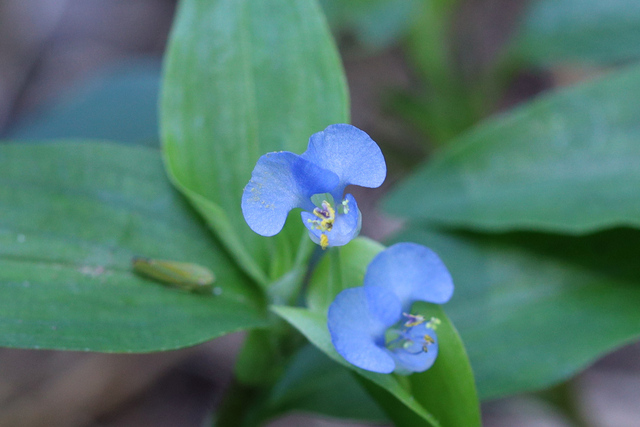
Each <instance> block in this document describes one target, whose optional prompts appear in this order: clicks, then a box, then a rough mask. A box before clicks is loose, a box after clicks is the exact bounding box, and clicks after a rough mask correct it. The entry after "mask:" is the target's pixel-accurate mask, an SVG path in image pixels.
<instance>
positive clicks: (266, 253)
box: [161, 0, 349, 284]
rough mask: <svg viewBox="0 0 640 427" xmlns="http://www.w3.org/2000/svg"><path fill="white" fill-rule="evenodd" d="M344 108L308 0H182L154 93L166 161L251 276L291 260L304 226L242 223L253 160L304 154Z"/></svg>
mask: <svg viewBox="0 0 640 427" xmlns="http://www.w3.org/2000/svg"><path fill="white" fill-rule="evenodd" d="M348 111H349V109H348V92H347V88H346V83H345V77H344V74H343V71H342V66H341V63H340V59H339V56H338V53H337V51H336V49H335V46H334V44H333V40H332V39H331V35H330V33H329V31H328V29H327V26H326V23H325V21H324V18H323V16H322V12H321V10H320V8H319V6H318V5H317V4H316V2H315V0H214V1H198V0H183V1H182V2H181V3H180V6H179V8H178V13H177V18H176V22H175V25H174V28H173V31H172V34H171V38H170V42H169V48H168V53H167V57H166V62H165V79H164V86H163V94H162V99H161V127H162V132H161V133H162V139H163V148H164V155H165V159H166V164H167V168H168V170H169V172H170V174H171V176H172V179H173V181H174V183H175V184H176V185H177V186H178V188H179V189H180V190H181V191H182V192H183V193H184V194H185V195H187V197H188V198H189V199H190V200H191V202H192V203H194V205H195V206H196V208H197V209H198V210H199V211H200V212H201V213H202V214H203V215H204V216H205V218H206V219H207V222H208V223H209V225H210V226H211V227H212V228H213V229H214V230H215V231H216V233H217V234H218V236H219V237H220V239H221V240H222V241H223V242H224V243H225V245H226V246H227V248H228V249H229V250H230V251H231V253H232V254H233V256H234V257H235V258H236V260H237V261H238V262H239V264H240V265H241V266H242V268H243V269H244V270H245V271H246V272H247V273H248V274H250V275H251V277H253V278H254V279H255V280H257V281H258V282H259V283H262V284H266V283H267V282H269V281H270V280H273V279H276V278H277V277H279V276H280V275H281V274H283V273H284V272H286V271H288V270H289V269H290V268H291V265H292V263H293V261H292V260H293V258H294V257H295V254H296V250H295V248H296V247H297V245H298V244H299V240H300V236H301V235H302V234H303V233H306V231H305V230H304V227H303V225H302V224H301V223H300V221H290V223H291V222H293V223H294V224H295V225H292V224H287V227H286V230H284V231H283V232H282V233H280V235H278V236H277V237H274V238H264V237H261V236H258V235H257V234H255V233H254V232H253V231H251V230H250V229H249V227H248V226H247V225H246V223H245V221H244V218H243V216H242V212H241V209H240V198H241V195H242V189H243V188H244V186H245V185H246V184H247V183H248V182H249V179H250V177H251V171H252V170H253V167H254V166H255V163H256V161H257V160H258V158H259V157H260V156H261V155H263V154H265V153H267V152H271V151H280V150H287V151H292V152H294V153H302V152H303V151H304V150H305V149H306V147H307V142H308V139H309V136H311V134H312V133H314V132H318V131H321V130H323V129H324V128H325V127H326V126H328V125H330V124H332V123H339V122H347V121H348V120H349V113H348ZM285 247H291V248H293V250H289V251H284V252H283V248H285ZM283 256H284V257H287V259H286V260H285V261H281V260H278V259H274V258H278V257H283Z"/></svg>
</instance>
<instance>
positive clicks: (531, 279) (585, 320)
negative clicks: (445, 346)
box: [395, 227, 640, 399]
mask: <svg viewBox="0 0 640 427" xmlns="http://www.w3.org/2000/svg"><path fill="white" fill-rule="evenodd" d="M405 239H410V240H412V241H415V242H418V243H421V244H424V245H426V246H429V247H431V248H432V249H434V250H435V251H436V252H437V253H438V254H439V255H440V256H441V257H442V259H443V260H444V262H445V263H446V265H447V266H448V268H449V270H450V271H451V274H452V276H453V279H454V282H455V284H456V290H455V293H454V296H453V298H452V300H451V301H450V302H449V303H448V304H447V306H446V308H447V313H448V314H449V315H450V316H451V318H452V319H453V321H454V322H455V324H456V326H457V328H458V330H459V331H460V335H461V336H462V339H463V340H464V343H465V346H466V348H467V351H468V353H469V358H470V359H471V366H472V367H473V370H474V372H475V375H476V382H477V385H478V391H479V393H480V397H481V398H482V399H492V398H497V397H501V396H506V395H510V394H515V393H521V392H524V391H532V390H539V389H543V388H546V387H549V386H551V385H553V384H555V383H558V382H561V381H563V380H565V379H567V378H568V377H569V376H571V375H573V374H575V373H576V372H578V371H579V370H581V369H583V368H584V367H586V366H587V365H588V364H590V363H592V362H593V361H594V360H596V359H597V358H598V357H600V356H602V355H603V354H605V353H606V352H609V351H611V350H613V349H615V348H617V347H620V346H622V345H624V344H627V343H629V342H632V341H634V340H637V339H638V338H639V337H640V311H639V310H638V304H640V286H638V284H639V283H640V270H639V269H638V263H637V248H638V247H639V246H640V232H639V231H636V230H631V229H619V230H614V231H607V232H601V233H598V234H595V235H590V236H583V237H567V236H559V235H545V234H538V233H512V234H506V235H498V236H495V235H478V234H459V235H452V234H451V235H448V234H440V233H435V232H429V231H427V230H426V229H420V228H419V227H412V228H409V229H407V230H406V231H405V232H404V233H402V234H401V235H399V236H397V237H396V239H395V240H398V241H400V240H405Z"/></svg>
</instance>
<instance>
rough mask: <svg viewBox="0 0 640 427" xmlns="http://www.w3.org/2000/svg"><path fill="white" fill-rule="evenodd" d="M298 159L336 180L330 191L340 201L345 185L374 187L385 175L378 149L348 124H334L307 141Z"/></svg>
mask: <svg viewBox="0 0 640 427" xmlns="http://www.w3.org/2000/svg"><path fill="white" fill-rule="evenodd" d="M302 157H304V158H305V159H307V160H309V161H311V162H313V163H315V164H317V165H318V166H320V167H321V168H323V169H327V170H330V171H332V172H334V173H335V174H336V175H338V177H340V185H339V186H338V187H337V188H336V190H335V191H334V192H332V194H333V196H334V197H336V198H342V192H343V191H344V188H345V187H346V186H347V185H351V184H353V185H359V186H361V187H369V188H376V187H379V186H380V185H382V183H383V182H384V179H385V177H386V176H387V165H386V164H385V161H384V156H383V155H382V152H381V151H380V147H378V144H376V143H375V142H374V141H373V140H372V139H371V138H370V137H369V135H367V134H366V133H365V132H363V131H361V130H360V129H358V128H357V127H355V126H351V125H348V124H336V125H331V126H329V127H327V128H326V129H325V130H323V131H322V132H318V133H314V134H313V135H311V137H310V138H309V147H308V148H307V151H305V152H304V153H302Z"/></svg>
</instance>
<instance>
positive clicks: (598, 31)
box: [512, 0, 640, 65]
mask: <svg viewBox="0 0 640 427" xmlns="http://www.w3.org/2000/svg"><path fill="white" fill-rule="evenodd" d="M523 18H524V19H523V22H522V28H521V29H520V32H519V34H518V36H517V37H516V39H515V43H514V45H513V46H512V53H513V54H514V55H515V56H516V57H518V58H520V59H522V60H524V61H527V62H530V63H536V64H545V65H546V64H557V63H572V62H573V63H576V62H580V63H587V64H605V65H608V64H616V63H619V62H625V61H627V62H628V61H632V60H634V59H637V58H639V57H640V3H638V2H637V1H635V0H608V1H602V0H535V1H532V2H531V3H530V5H529V7H528V8H527V10H526V11H525V12H524V16H523Z"/></svg>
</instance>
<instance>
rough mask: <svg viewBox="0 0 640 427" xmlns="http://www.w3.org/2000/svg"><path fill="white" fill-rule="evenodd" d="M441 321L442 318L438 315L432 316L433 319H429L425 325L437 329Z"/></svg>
mask: <svg viewBox="0 0 640 427" xmlns="http://www.w3.org/2000/svg"><path fill="white" fill-rule="evenodd" d="M440 323H442V322H441V321H440V319H438V318H437V317H432V318H431V319H429V321H428V322H427V324H426V325H425V326H426V327H427V328H429V329H433V330H434V331H435V330H436V329H438V326H440Z"/></svg>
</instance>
